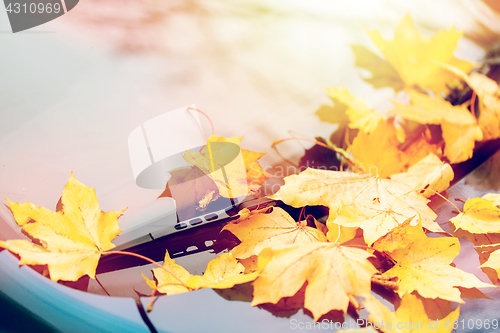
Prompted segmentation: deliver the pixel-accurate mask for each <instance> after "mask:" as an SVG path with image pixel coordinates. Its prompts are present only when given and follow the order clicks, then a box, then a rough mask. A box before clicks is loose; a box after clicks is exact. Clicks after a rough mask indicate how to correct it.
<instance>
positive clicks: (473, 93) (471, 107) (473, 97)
mask: <svg viewBox="0 0 500 333" xmlns="http://www.w3.org/2000/svg"><path fill="white" fill-rule="evenodd" d="M476 97H477V94H476V92H475V91H473V92H472V97H471V98H470V113H471V114H472V115H473V116H474V119H476V122H477V117H476V110H475V105H476Z"/></svg>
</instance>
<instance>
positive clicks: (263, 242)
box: [222, 207, 327, 259]
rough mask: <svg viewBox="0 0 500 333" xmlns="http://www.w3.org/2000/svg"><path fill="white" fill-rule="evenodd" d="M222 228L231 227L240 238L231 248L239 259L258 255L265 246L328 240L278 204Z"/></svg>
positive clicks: (230, 229)
mask: <svg viewBox="0 0 500 333" xmlns="http://www.w3.org/2000/svg"><path fill="white" fill-rule="evenodd" d="M244 215H246V214H244ZM222 230H229V231H230V232H231V233H233V234H234V235H235V236H236V237H238V239H239V240H240V241H241V244H239V245H238V246H236V247H235V248H234V249H232V250H231V253H232V254H233V256H234V257H236V258H238V259H240V258H242V259H245V258H248V257H250V256H252V255H258V254H259V253H260V251H261V250H263V249H264V248H266V247H276V246H280V245H285V244H293V243H305V242H326V240H327V239H326V236H325V235H324V234H323V232H321V231H320V230H318V229H315V228H311V227H307V226H302V225H300V223H297V222H295V221H294V220H293V219H292V218H291V217H290V215H288V213H287V212H286V211H284V210H283V209H282V208H279V207H274V208H273V211H272V212H271V213H269V214H262V213H261V214H253V215H249V216H248V217H246V218H243V219H238V220H236V221H233V222H230V223H229V224H227V225H226V226H225V227H224V229H222Z"/></svg>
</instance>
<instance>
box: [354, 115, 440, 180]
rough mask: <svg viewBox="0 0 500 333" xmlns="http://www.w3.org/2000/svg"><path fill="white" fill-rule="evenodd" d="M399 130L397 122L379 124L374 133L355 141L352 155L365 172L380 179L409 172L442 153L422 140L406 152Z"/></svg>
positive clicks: (360, 135)
mask: <svg viewBox="0 0 500 333" xmlns="http://www.w3.org/2000/svg"><path fill="white" fill-rule="evenodd" d="M397 132H398V129H397V128H396V126H395V125H394V119H392V118H391V119H386V120H382V121H379V122H378V125H377V127H376V128H375V129H374V130H373V132H372V133H365V132H361V131H360V133H358V135H357V136H356V137H355V138H354V140H353V142H352V145H351V146H350V147H349V151H350V152H352V154H353V156H354V158H355V159H356V161H358V162H359V163H360V164H361V165H362V166H363V167H364V169H365V170H366V171H367V172H369V173H371V174H373V175H378V176H380V177H388V176H390V175H392V174H395V173H399V172H403V171H406V169H407V168H408V167H409V166H411V165H413V164H414V163H416V162H418V161H419V160H421V159H422V158H424V157H425V156H427V155H428V154H429V153H436V152H437V151H438V150H439V147H438V146H437V145H433V144H429V143H427V142H426V141H425V139H424V138H423V137H422V138H420V139H418V140H417V141H416V142H414V143H413V144H412V145H411V146H410V147H409V148H408V149H407V150H406V151H402V150H400V149H399V148H398V146H399V145H400V143H401V142H400V140H399V139H398V133H397Z"/></svg>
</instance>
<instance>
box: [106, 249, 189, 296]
mask: <svg viewBox="0 0 500 333" xmlns="http://www.w3.org/2000/svg"><path fill="white" fill-rule="evenodd" d="M108 254H123V255H127V256H133V257H137V258H141V259H144V260H146V261H149V262H150V263H152V264H153V265H156V266H158V267H160V268H161V269H163V270H164V271H165V272H167V273H168V274H170V275H172V276H173V277H174V278H175V279H176V280H177V281H179V283H180V284H181V285H182V286H184V287H186V288H187V289H190V290H191V288H189V287H188V286H186V285H185V284H184V282H182V280H181V279H179V278H178V277H177V276H176V275H175V274H174V273H172V272H171V271H170V270H169V269H168V268H166V267H165V266H162V265H160V264H159V263H157V262H156V261H154V260H152V259H149V258H148V257H145V256H143V255H140V254H137V253H133V252H127V251H107V252H103V253H101V255H108Z"/></svg>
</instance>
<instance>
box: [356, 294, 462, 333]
mask: <svg viewBox="0 0 500 333" xmlns="http://www.w3.org/2000/svg"><path fill="white" fill-rule="evenodd" d="M427 302H429V301H427ZM363 304H364V305H365V308H366V309H367V310H368V312H369V313H370V317H369V318H368V320H369V321H370V322H371V324H370V323H368V324H367V325H368V326H369V327H372V326H373V327H375V328H378V329H380V330H381V331H382V332H384V333H411V332H437V333H449V332H451V331H452V330H453V323H454V321H455V320H458V317H459V315H460V306H459V307H457V308H456V309H455V310H454V311H450V313H449V314H448V315H446V316H445V317H441V318H436V319H437V320H431V319H430V316H429V314H428V313H427V312H426V308H425V304H424V300H423V299H422V298H420V297H418V296H415V295H413V294H405V295H404V296H403V298H402V299H401V303H400V305H399V307H398V308H397V310H396V311H395V312H392V311H391V310H389V309H388V308H387V307H386V306H385V305H383V304H382V303H381V302H380V301H379V300H378V299H376V298H375V297H373V296H370V297H368V298H367V299H366V300H365V301H364V302H363ZM432 315H434V313H433V314H432Z"/></svg>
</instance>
